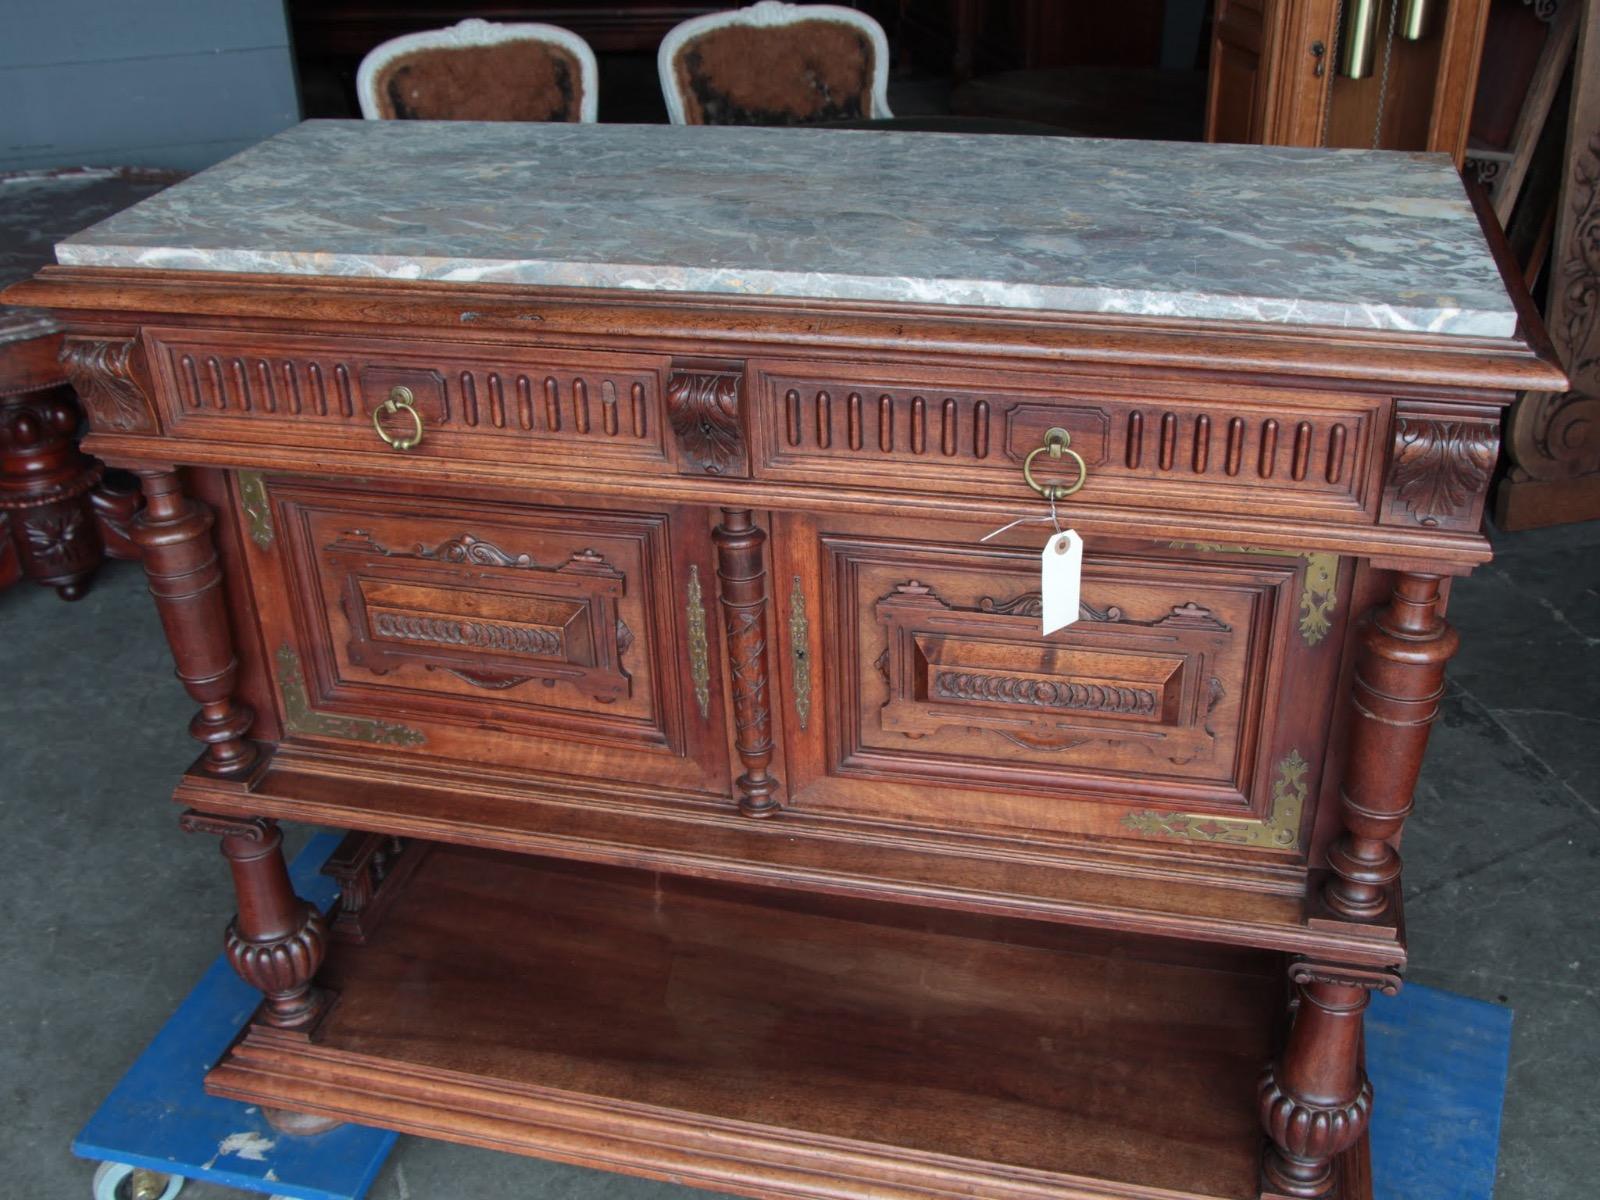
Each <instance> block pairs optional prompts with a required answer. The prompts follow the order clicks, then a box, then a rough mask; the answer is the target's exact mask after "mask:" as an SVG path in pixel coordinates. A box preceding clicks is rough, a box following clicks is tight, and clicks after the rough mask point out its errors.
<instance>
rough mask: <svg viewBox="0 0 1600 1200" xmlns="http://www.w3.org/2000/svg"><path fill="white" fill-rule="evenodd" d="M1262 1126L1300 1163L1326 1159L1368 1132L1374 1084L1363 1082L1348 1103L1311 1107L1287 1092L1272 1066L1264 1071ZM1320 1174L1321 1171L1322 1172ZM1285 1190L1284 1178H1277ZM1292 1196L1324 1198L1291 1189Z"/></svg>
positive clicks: (1315, 1191)
mask: <svg viewBox="0 0 1600 1200" xmlns="http://www.w3.org/2000/svg"><path fill="white" fill-rule="evenodd" d="M1259 1094H1260V1100H1261V1123H1262V1125H1264V1126H1265V1127H1266V1130H1267V1136H1268V1137H1269V1138H1271V1139H1272V1142H1273V1145H1275V1146H1276V1147H1278V1149H1279V1151H1280V1152H1281V1153H1283V1154H1285V1155H1288V1156H1290V1157H1291V1158H1293V1159H1294V1160H1297V1161H1299V1162H1309V1161H1313V1160H1319V1159H1326V1160H1329V1161H1331V1160H1332V1159H1333V1158H1334V1157H1335V1156H1337V1155H1339V1154H1342V1153H1344V1152H1345V1151H1346V1150H1348V1149H1349V1148H1350V1147H1351V1146H1353V1145H1355V1144H1356V1141H1357V1140H1358V1139H1359V1138H1360V1137H1361V1135H1362V1134H1363V1133H1364V1132H1366V1128H1367V1122H1368V1120H1370V1119H1371V1117H1372V1084H1371V1083H1369V1082H1368V1081H1367V1080H1365V1079H1363V1080H1362V1081H1361V1090H1360V1091H1359V1092H1358V1093H1357V1094H1356V1098H1355V1099H1354V1100H1352V1101H1351V1102H1350V1103H1348V1104H1338V1105H1321V1104H1308V1103H1306V1102H1305V1101H1304V1100H1301V1099H1299V1098H1298V1097H1295V1096H1291V1095H1289V1094H1288V1093H1286V1092H1285V1091H1284V1090H1283V1089H1282V1088H1281V1087H1280V1086H1279V1085H1278V1080H1277V1074H1276V1071H1275V1069H1274V1068H1273V1067H1271V1066H1269V1067H1267V1069H1266V1070H1265V1071H1264V1072H1262V1075H1261V1086H1260V1093H1259ZM1319 1173H1320V1169H1319ZM1273 1183H1274V1185H1275V1186H1277V1187H1284V1186H1285V1184H1284V1181H1283V1180H1282V1178H1281V1177H1280V1178H1275V1179H1274V1180H1273ZM1289 1194H1290V1195H1296V1196H1298V1195H1306V1196H1321V1195H1325V1194H1326V1189H1323V1190H1321V1191H1318V1190H1315V1189H1313V1190H1309V1191H1304V1192H1302V1191H1296V1190H1290V1193H1289Z"/></svg>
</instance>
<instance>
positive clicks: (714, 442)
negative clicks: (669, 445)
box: [667, 371, 745, 475]
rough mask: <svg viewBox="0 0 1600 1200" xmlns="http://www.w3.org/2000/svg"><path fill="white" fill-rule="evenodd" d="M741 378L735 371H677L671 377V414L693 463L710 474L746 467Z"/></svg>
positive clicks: (669, 398)
mask: <svg viewBox="0 0 1600 1200" xmlns="http://www.w3.org/2000/svg"><path fill="white" fill-rule="evenodd" d="M739 379H740V377H739V376H738V375H737V374H733V373H714V372H701V371H676V372H674V373H673V374H672V375H671V376H669V377H668V379H667V417H668V419H669V420H670V421H671V423H672V432H673V433H674V434H675V435H676V436H677V439H678V446H679V448H680V449H681V450H682V451H683V453H684V456H685V457H686V458H687V459H688V460H689V462H690V464H691V465H693V466H694V467H696V468H698V469H699V470H701V471H704V472H705V473H706V474H708V475H727V474H732V473H737V472H742V471H743V469H744V460H745V448H744V436H743V434H742V433H741V432H740V429H739Z"/></svg>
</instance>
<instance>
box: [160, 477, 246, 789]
mask: <svg viewBox="0 0 1600 1200" xmlns="http://www.w3.org/2000/svg"><path fill="white" fill-rule="evenodd" d="M138 474H139V477H140V480H141V482H142V484H143V487H144V494H145V510H144V512H143V513H141V514H140V515H139V517H138V518H137V519H136V520H135V522H134V527H133V538H134V541H135V542H137V543H138V545H139V549H140V551H141V553H142V555H143V558H144V568H145V573H146V575H147V576H148V577H149V580H150V594H151V595H152V596H154V597H155V599H156V609H157V611H158V612H160V614H161V624H162V626H163V627H164V628H165V630H166V634H167V642H168V644H169V645H170V646H171V647H172V657H173V660H174V661H175V662H176V663H177V669H178V678H179V679H181V680H182V681H183V686H184V687H185V688H186V689H188V692H189V695H191V696H193V697H194V698H195V699H196V700H197V701H199V703H200V711H199V713H197V714H196V715H195V718H194V720H193V721H191V722H190V723H189V732H190V733H191V734H193V735H194V737H195V738H196V739H198V740H199V741H201V742H203V743H205V747H206V750H205V755H204V756H203V758H202V760H201V761H202V763H203V765H204V767H205V769H206V770H207V771H209V772H211V773H212V774H214V775H237V774H240V773H242V772H244V771H247V770H249V768H250V767H251V766H252V765H253V764H254V762H255V759H256V748H255V746H254V745H252V744H251V743H250V742H247V741H245V739H244V735H245V733H246V732H247V731H248V730H249V728H250V723H251V722H252V721H253V720H254V719H255V713H253V712H252V711H251V710H250V708H249V706H248V705H245V704H241V703H239V702H238V701H236V700H234V698H233V687H234V683H235V681H236V679H237V677H238V673H239V664H238V660H237V659H236V658H235V657H234V654H233V641H232V638H231V637H230V635H229V631H228V614H227V608H226V605H225V604H224V602H223V594H222V567H221V565H220V564H219V563H218V562H217V550H216V546H215V544H214V543H213V542H212V540H211V525H212V520H213V518H212V515H211V510H210V509H209V508H207V507H206V506H205V505H204V504H201V503H200V502H199V501H198V500H192V499H190V498H189V497H187V496H185V495H184V494H183V489H182V484H181V482H180V480H179V478H178V475H177V473H176V472H174V471H140V472H139V473H138Z"/></svg>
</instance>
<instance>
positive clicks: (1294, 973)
mask: <svg viewBox="0 0 1600 1200" xmlns="http://www.w3.org/2000/svg"><path fill="white" fill-rule="evenodd" d="M1290 978H1291V979H1292V980H1293V981H1294V983H1295V985H1296V986H1297V987H1298V988H1299V994H1300V1004H1299V1008H1298V1011H1297V1012H1296V1013H1295V1018H1294V1026H1293V1027H1292V1028H1291V1029H1290V1031H1289V1040H1288V1043H1287V1044H1286V1045H1285V1046H1284V1049H1283V1054H1282V1055H1281V1056H1279V1058H1278V1060H1277V1061H1276V1062H1274V1063H1272V1064H1270V1065H1269V1066H1268V1067H1267V1069H1266V1072H1265V1073H1264V1074H1263V1075H1262V1077H1261V1090H1260V1100H1261V1123H1262V1124H1263V1125H1264V1126H1265V1127H1266V1130H1267V1137H1268V1138H1269V1139H1270V1141H1269V1144H1268V1146H1267V1152H1266V1155H1265V1157H1264V1158H1263V1160H1262V1174H1263V1176H1264V1178H1265V1183H1266V1188H1265V1191H1264V1192H1263V1196H1264V1197H1280V1196H1282V1197H1293V1198H1295V1200H1322V1198H1323V1197H1329V1196H1332V1195H1333V1194H1334V1184H1335V1177H1334V1160H1335V1159H1336V1158H1337V1157H1338V1156H1339V1155H1340V1154H1342V1153H1344V1152H1345V1151H1346V1150H1348V1149H1350V1147H1352V1146H1354V1145H1355V1144H1356V1142H1357V1141H1358V1140H1360V1137H1361V1135H1362V1134H1363V1133H1364V1132H1365V1131H1366V1128H1367V1120H1368V1118H1369V1117H1370V1116H1371V1113H1372V1085H1371V1084H1370V1083H1368V1082H1367V1078H1366V1074H1365V1073H1364V1072H1363V1071H1362V1069H1361V1017H1362V1013H1363V1012H1365V1011H1366V1007H1367V1001H1368V999H1369V998H1370V996H1371V989H1372V988H1374V987H1380V988H1383V989H1384V990H1387V991H1393V990H1396V989H1397V988H1398V987H1399V980H1398V978H1397V977H1395V976H1393V975H1390V974H1385V973H1379V972H1361V971H1351V972H1342V973H1340V972H1330V971H1328V970H1327V969H1325V968H1320V967H1317V966H1313V965H1312V964H1309V963H1305V962H1300V963H1296V964H1295V965H1294V966H1293V967H1291V969H1290Z"/></svg>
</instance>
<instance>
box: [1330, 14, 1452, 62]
mask: <svg viewBox="0 0 1600 1200" xmlns="http://www.w3.org/2000/svg"><path fill="white" fill-rule="evenodd" d="M1382 2H1383V0H1345V4H1344V28H1343V29H1341V30H1340V31H1339V62H1338V71H1339V74H1341V75H1343V76H1345V77H1346V78H1348V79H1366V78H1367V77H1368V76H1369V75H1371V74H1372V64H1373V61H1374V60H1375V59H1376V58H1377V50H1378V11H1379V9H1380V8H1381V7H1382ZM1393 3H1395V4H1398V5H1399V6H1400V12H1399V14H1398V20H1397V21H1396V22H1395V32H1396V33H1397V34H1399V36H1400V37H1402V38H1404V39H1405V40H1406V41H1408V42H1420V41H1422V39H1423V38H1425V37H1427V36H1428V24H1429V22H1428V18H1429V17H1430V16H1431V15H1432V11H1433V0H1393Z"/></svg>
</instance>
